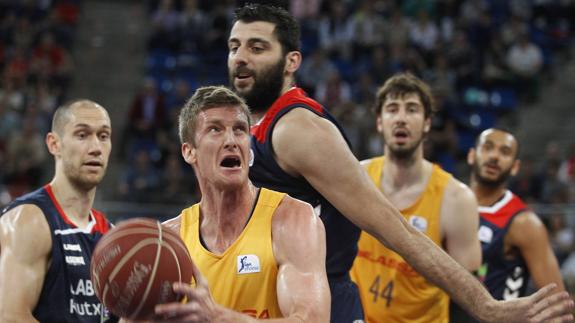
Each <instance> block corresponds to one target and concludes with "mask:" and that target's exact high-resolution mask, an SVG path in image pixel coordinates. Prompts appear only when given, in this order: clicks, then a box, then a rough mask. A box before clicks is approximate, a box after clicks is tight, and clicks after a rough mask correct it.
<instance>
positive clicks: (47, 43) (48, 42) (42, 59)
mask: <svg viewBox="0 0 575 323" xmlns="http://www.w3.org/2000/svg"><path fill="white" fill-rule="evenodd" d="M71 73H72V61H71V56H70V54H69V53H68V51H67V50H66V49H65V48H64V47H62V46H60V45H58V44H57V43H56V42H55V40H54V35H53V34H52V33H50V32H46V33H44V34H43V35H42V36H41V38H40V43H39V44H38V46H36V47H35V48H34V49H33V50H32V57H31V59H30V74H31V77H32V78H33V79H34V80H35V81H48V82H51V83H53V84H56V85H57V86H60V87H62V88H66V87H67V86H68V83H69V81H70V75H71Z"/></svg>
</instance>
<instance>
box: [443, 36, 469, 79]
mask: <svg viewBox="0 0 575 323" xmlns="http://www.w3.org/2000/svg"><path fill="white" fill-rule="evenodd" d="M446 54H447V60H448V61H449V64H450V66H451V68H452V69H453V70H454V71H455V75H456V77H457V88H458V89H461V88H463V87H464V86H466V85H469V84H471V83H473V82H474V72H475V68H476V57H475V51H474V50H473V48H472V47H471V45H470V44H469V41H468V39H467V36H466V34H465V32H464V31H462V30H458V31H456V32H455V36H454V38H453V43H452V44H451V45H449V46H448V47H447V50H446Z"/></svg>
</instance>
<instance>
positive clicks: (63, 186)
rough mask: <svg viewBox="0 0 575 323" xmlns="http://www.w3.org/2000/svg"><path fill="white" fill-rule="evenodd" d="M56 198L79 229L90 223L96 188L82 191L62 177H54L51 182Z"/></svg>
mask: <svg viewBox="0 0 575 323" xmlns="http://www.w3.org/2000/svg"><path fill="white" fill-rule="evenodd" d="M50 186H51V187H52V192H53V194H54V197H55V198H56V200H57V201H58V204H60V207H61V208H62V210H63V211H64V213H65V214H66V216H67V217H68V219H69V220H70V221H72V222H73V223H74V224H75V225H76V226H78V227H79V228H83V227H85V226H86V225H87V224H88V223H89V222H90V211H91V209H92V206H93V205H94V198H95V196H96V188H95V187H94V188H93V189H91V190H88V191H86V190H81V189H79V188H77V187H75V186H74V185H73V184H72V183H70V181H69V180H68V179H67V178H65V176H62V177H58V176H56V177H54V179H53V180H52V181H51V182H50Z"/></svg>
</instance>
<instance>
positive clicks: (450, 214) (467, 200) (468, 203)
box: [441, 176, 479, 220]
mask: <svg viewBox="0 0 575 323" xmlns="http://www.w3.org/2000/svg"><path fill="white" fill-rule="evenodd" d="M478 207H479V206H478V203H477V198H476V197H475V194H474V193H473V191H472V190H471V189H470V188H469V186H467V185H466V184H464V183H462V182H460V181H459V180H457V179H456V178H455V177H453V176H451V178H450V179H449V180H448V182H447V185H446V186H445V191H444V194H443V201H442V209H441V214H442V217H445V218H446V220H452V219H463V218H468V217H477V220H478V219H479V213H478ZM465 214H467V217H466V216H462V215H465Z"/></svg>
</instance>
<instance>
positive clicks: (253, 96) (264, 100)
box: [230, 58, 286, 112]
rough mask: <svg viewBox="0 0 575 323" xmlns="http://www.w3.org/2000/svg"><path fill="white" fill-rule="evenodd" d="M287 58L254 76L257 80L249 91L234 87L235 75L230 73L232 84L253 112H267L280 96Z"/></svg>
mask: <svg viewBox="0 0 575 323" xmlns="http://www.w3.org/2000/svg"><path fill="white" fill-rule="evenodd" d="M285 62H286V60H285V58H282V59H280V60H279V62H278V63H277V64H276V65H274V66H271V67H270V68H269V69H267V70H265V71H263V72H262V73H261V74H260V75H257V76H255V77H254V79H255V81H254V84H253V86H252V89H251V90H250V91H249V92H245V93H240V92H238V91H237V89H236V88H235V87H234V81H233V80H234V76H233V75H231V74H230V85H231V87H232V88H233V89H234V91H235V92H236V93H237V94H238V95H239V96H240V97H242V98H243V99H244V100H245V101H246V103H247V105H248V107H249V108H250V110H251V112H265V111H267V110H268V109H269V107H270V106H271V105H272V104H273V103H274V102H275V100H277V98H279V97H280V95H281V91H282V88H283V82H284V74H283V73H284V66H285Z"/></svg>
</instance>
